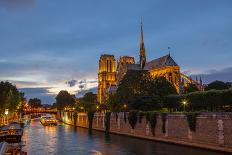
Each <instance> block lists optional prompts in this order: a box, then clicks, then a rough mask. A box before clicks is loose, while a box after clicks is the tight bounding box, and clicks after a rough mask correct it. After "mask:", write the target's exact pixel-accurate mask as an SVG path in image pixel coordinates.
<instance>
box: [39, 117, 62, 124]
mask: <svg viewBox="0 0 232 155" xmlns="http://www.w3.org/2000/svg"><path fill="white" fill-rule="evenodd" d="M40 122H41V124H42V125H44V126H48V125H57V123H58V121H57V119H56V118H54V117H52V116H42V117H41V119H40Z"/></svg>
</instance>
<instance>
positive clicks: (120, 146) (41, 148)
mask: <svg viewBox="0 0 232 155" xmlns="http://www.w3.org/2000/svg"><path fill="white" fill-rule="evenodd" d="M23 139H24V141H26V146H25V148H24V149H25V150H27V151H28V154H29V155H48V154H49V155H77V154H78V155H152V154H154V155H182V154H183V155H222V153H216V152H211V151H207V150H201V149H195V148H189V147H182V146H177V145H169V144H164V143H158V142H154V141H147V140H141V139H135V138H129V137H123V136H118V135H109V136H105V134H104V133H103V132H97V131H93V133H92V135H89V134H88V130H86V129H83V128H75V127H72V126H69V125H65V124H59V125H58V126H53V127H44V126H42V125H41V124H40V122H39V121H32V122H31V124H30V125H29V126H28V127H26V128H25V132H24V136H23Z"/></svg>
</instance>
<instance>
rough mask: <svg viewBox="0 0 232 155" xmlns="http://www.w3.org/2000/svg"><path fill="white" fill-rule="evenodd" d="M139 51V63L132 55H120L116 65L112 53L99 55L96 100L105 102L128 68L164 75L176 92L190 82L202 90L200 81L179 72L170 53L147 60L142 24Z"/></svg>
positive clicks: (159, 75)
mask: <svg viewBox="0 0 232 155" xmlns="http://www.w3.org/2000/svg"><path fill="white" fill-rule="evenodd" d="M139 53H140V57H139V58H140V60H139V64H136V63H135V59H134V57H130V56H121V57H120V58H119V61H118V62H117V65H116V61H115V58H114V56H113V55H101V57H100V60H99V73H98V82H99V84H98V101H99V102H100V103H105V101H106V99H107V96H108V94H109V93H114V92H115V91H116V89H117V85H118V84H119V83H120V81H121V80H122V78H123V76H124V75H125V74H126V72H127V71H128V70H147V71H149V72H150V74H151V75H152V77H154V78H156V77H165V78H166V79H167V80H168V81H169V82H170V83H172V84H173V85H174V86H175V88H176V90H177V92H178V93H179V92H181V90H182V89H183V87H186V86H187V85H188V84H190V83H191V84H195V85H196V86H197V87H198V88H199V89H200V90H203V86H202V81H201V80H200V82H198V81H195V80H192V79H191V78H189V77H188V76H186V75H184V74H182V73H181V72H180V66H178V65H177V63H176V62H175V61H174V60H173V58H172V57H171V55H170V53H169V54H167V55H165V56H163V57H160V58H157V59H154V60H152V61H149V62H147V59H146V50H145V45H144V39H143V28H142V25H141V34H140V50H139ZM107 66H108V67H107ZM116 66H117V67H116Z"/></svg>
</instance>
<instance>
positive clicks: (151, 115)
mask: <svg viewBox="0 0 232 155" xmlns="http://www.w3.org/2000/svg"><path fill="white" fill-rule="evenodd" d="M156 117H157V113H156V112H149V123H150V127H151V133H152V135H155V126H156V123H157V119H156Z"/></svg>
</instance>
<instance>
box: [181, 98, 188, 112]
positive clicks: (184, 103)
mask: <svg viewBox="0 0 232 155" xmlns="http://www.w3.org/2000/svg"><path fill="white" fill-rule="evenodd" d="M182 104H183V106H184V111H185V106H186V105H187V104H188V103H187V101H186V100H183V102H182Z"/></svg>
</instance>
